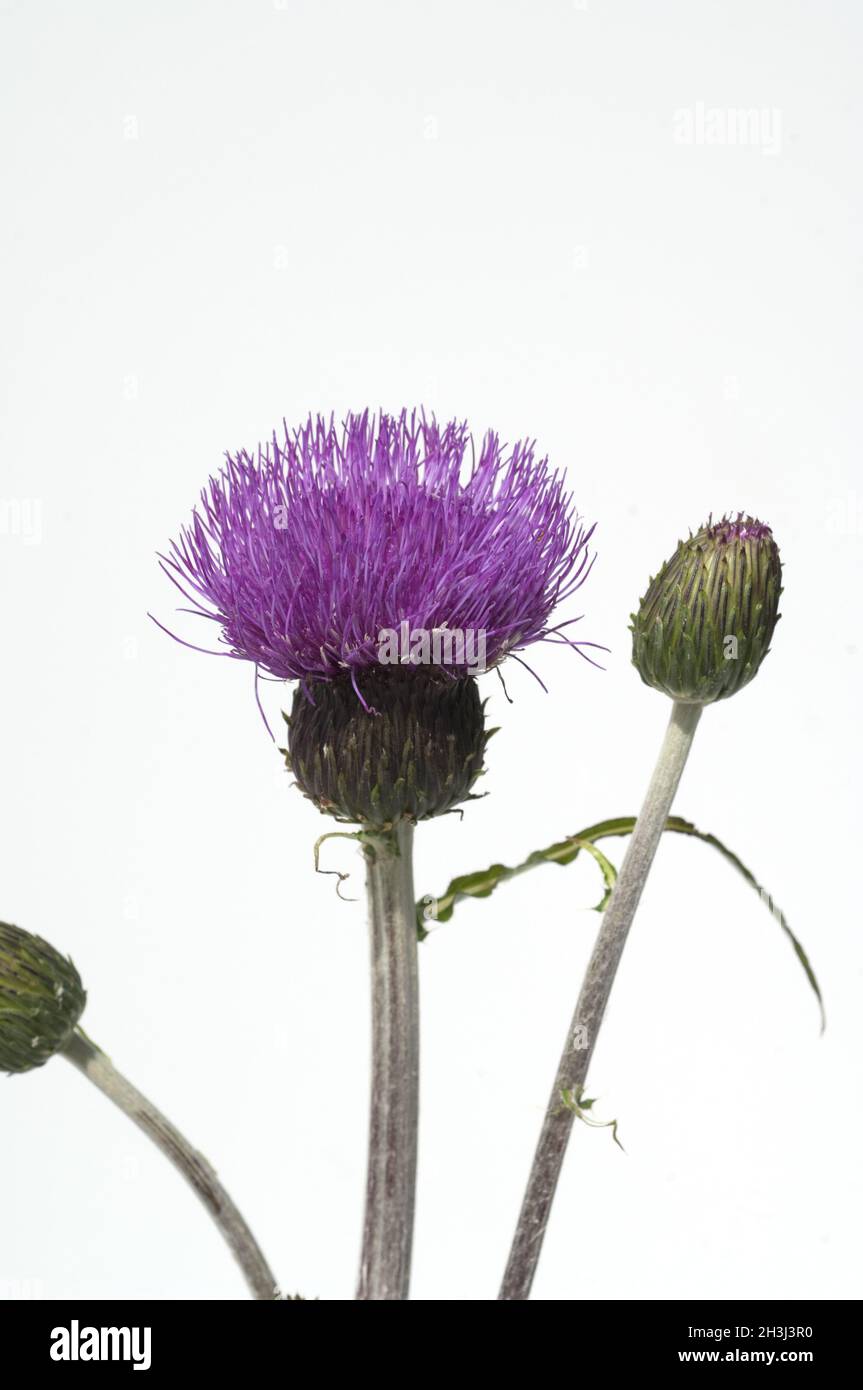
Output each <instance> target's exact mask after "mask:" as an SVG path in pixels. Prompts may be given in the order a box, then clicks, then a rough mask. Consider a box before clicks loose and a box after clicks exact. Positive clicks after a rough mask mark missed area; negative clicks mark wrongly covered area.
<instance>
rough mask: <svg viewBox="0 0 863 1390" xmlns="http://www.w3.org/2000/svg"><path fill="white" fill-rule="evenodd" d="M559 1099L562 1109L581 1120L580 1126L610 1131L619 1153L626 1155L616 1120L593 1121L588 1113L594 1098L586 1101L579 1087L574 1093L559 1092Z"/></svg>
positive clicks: (594, 1100)
mask: <svg viewBox="0 0 863 1390" xmlns="http://www.w3.org/2000/svg"><path fill="white" fill-rule="evenodd" d="M560 1098H561V1100H562V1101H563V1107H564V1109H566V1110H571V1111H572V1113H573V1115H574V1116H575V1118H576V1119H577V1120H581V1122H582V1124H586V1125H590V1128H591V1129H610V1130H611V1137H612V1139H613V1140H614V1142H615V1144H616V1145H617V1147H618V1148H619V1149H620V1152H621V1153H626V1149H625V1148H624V1147H623V1145H622V1144H621V1142H620V1139H619V1137H618V1133H617V1120H595V1119H594V1118H593V1116H592V1115H590V1114H589V1113H588V1112H589V1111H591V1110H592V1109H593V1107H594V1105H596V1097H594V1098H593V1099H591V1100H587V1099H586V1098H585V1096H584V1095H583V1088H582V1087H581V1086H579V1087H578V1088H577V1089H576V1090H574V1091H561V1093H560Z"/></svg>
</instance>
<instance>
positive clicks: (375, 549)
mask: <svg viewBox="0 0 863 1390" xmlns="http://www.w3.org/2000/svg"><path fill="white" fill-rule="evenodd" d="M591 534H592V528H590V529H589V530H586V529H585V528H584V527H583V526H582V525H581V524H580V521H579V518H578V516H577V515H576V514H575V513H574V510H573V506H572V502H571V500H570V498H569V496H568V494H567V492H566V491H565V488H564V483H563V479H562V477H561V476H560V475H559V474H558V473H556V472H552V471H551V470H550V468H549V465H548V463H547V461H546V460H545V459H538V458H537V457H536V455H535V452H534V447H533V445H532V444H530V443H517V444H515V445H514V446H513V447H512V448H511V449H504V447H503V446H502V445H501V443H500V441H499V439H498V437H497V436H496V435H495V434H492V433H489V434H487V435H486V436H485V438H484V440H483V441H482V444H481V445H479V446H478V447H477V448H476V449H475V448H474V441H473V439H472V437H471V435H470V433H469V431H468V428H467V426H466V425H465V424H458V423H456V422H454V421H453V422H450V423H449V424H447V425H444V426H439V425H438V424H437V423H436V421H435V420H434V418H433V417H431V418H426V416H425V415H418V414H417V413H413V414H408V413H407V412H406V411H403V412H402V414H401V415H399V416H398V417H392V416H388V415H384V414H382V415H380V416H379V417H377V418H375V417H372V416H370V415H369V414H368V412H366V413H365V414H362V415H350V416H348V418H347V420H346V421H345V422H344V425H343V427H342V428H341V429H337V428H336V426H335V424H334V423H333V421H332V420H330V421H329V422H326V421H324V420H323V419H322V418H320V417H318V418H317V419H316V420H313V419H311V417H310V418H309V420H308V421H307V422H306V424H305V425H303V426H302V427H301V428H300V429H297V430H294V431H289V430H287V428H286V429H285V433H284V436H283V438H281V439H279V438H277V437H276V436H275V435H274V436H273V439H272V440H271V442H270V443H269V444H267V445H265V446H262V447H259V448H258V450H257V453H256V454H249V453H246V452H240V453H237V454H234V455H230V454H229V455H228V456H227V458H226V462H225V465H224V467H223V468H222V471H221V472H220V473H219V474H218V476H216V477H212V478H211V479H210V483H209V486H208V487H207V488H206V489H205V490H204V492H203V493H202V494H201V500H200V504H199V506H198V507H197V508H196V509H195V511H194V512H193V514H192V519H191V521H190V523H189V524H188V525H187V526H185V527H183V529H182V531H181V532H180V535H179V538H178V539H177V540H176V541H174V542H173V543H172V544H171V547H170V549H169V552H168V554H167V555H165V556H163V557H162V560H163V563H164V567H165V568H166V570H167V572H168V574H169V575H170V576H171V578H172V579H174V581H175V582H176V583H177V585H178V587H180V589H181V591H182V592H183V593H184V594H185V595H186V596H187V597H189V598H190V599H191V601H192V603H193V605H194V611H195V612H197V613H199V614H201V615H203V616H205V617H208V618H210V619H211V620H214V621H215V622H216V623H217V624H218V625H219V626H220V628H221V637H220V640H221V643H222V645H223V646H224V647H225V648H227V650H226V652H225V653H224V654H225V655H230V656H233V657H237V658H241V659H244V660H248V661H251V662H254V663H255V665H256V667H257V668H259V669H260V670H261V671H265V672H268V673H269V674H270V675H272V676H275V677H277V678H278V679H283V680H290V679H299V680H301V681H303V682H306V681H320V680H332V679H334V678H336V677H338V676H340V675H341V676H344V675H345V674H347V675H348V676H350V678H351V679H352V680H353V683H354V686H355V688H356V675H357V673H358V672H362V670H363V669H364V668H369V667H371V666H374V665H377V664H378V661H379V644H380V637H381V633H382V632H384V631H389V632H395V631H397V630H400V629H402V628H403V627H408V628H410V629H411V630H413V629H419V630H422V631H425V632H437V631H442V630H444V631H445V630H455V631H458V632H470V631H473V632H482V633H483V635H484V637H483V640H484V649H485V664H486V665H487V666H493V665H495V664H496V663H498V662H500V661H502V660H503V658H504V657H505V656H506V655H507V654H508V653H509V652H517V651H519V650H521V649H522V648H524V647H526V646H527V645H528V644H529V643H532V642H538V641H543V640H545V639H550V640H559V641H560V640H569V639H568V638H564V637H563V636H562V635H561V634H560V631H559V629H553V628H550V627H549V626H548V623H549V618H550V615H551V612H552V609H553V608H554V607H555V606H556V605H557V604H558V603H560V602H561V601H562V600H563V599H565V598H567V597H568V596H569V595H570V594H571V593H572V592H573V591H574V590H575V589H577V588H578V586H579V585H580V584H581V583H582V582H583V581H584V579H585V578H586V575H587V571H588V569H589V567H590V565H589V556H588V548H587V546H588V541H589V539H590V536H591ZM572 645H573V646H589V645H592V644H589V643H579V644H577V643H572ZM434 664H438V665H439V666H440V667H441V668H442V669H445V670H447V671H448V672H449V674H451V675H464V674H465V668H466V665H467V663H466V660H465V658H464V656H463V655H460V654H459V649H458V647H456V653H455V655H453V653H452V650H451V649H450V650H448V651H447V652H446V653H445V655H444V656H443V658H442V659H441V660H440V661H438V662H437V663H434Z"/></svg>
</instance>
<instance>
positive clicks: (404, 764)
mask: <svg viewBox="0 0 863 1390" xmlns="http://www.w3.org/2000/svg"><path fill="white" fill-rule="evenodd" d="M363 694H364V697H365V699H366V700H367V702H368V704H369V709H364V708H363V706H362V705H361V704H360V701H359V699H358V698H357V695H356V692H355V691H354V690H353V688H352V686H351V682H350V679H349V678H345V679H339V680H330V681H315V682H314V684H313V685H312V686H311V688H310V691H309V693H308V694H307V693H306V691H305V690H304V689H303V688H302V687H300V688H299V689H298V690H297V691H296V693H295V695H294V703H293V707H292V710H291V715H290V718H289V719H288V721H287V722H288V748H287V750H286V760H287V764H288V767H289V768H290V770H291V771H292V772H293V774H294V777H295V778H296V780H297V785H298V786H299V788H300V790H301V791H302V792H304V793H305V794H306V796H307V797H309V799H310V800H311V801H313V802H314V804H315V805H316V806H317V808H318V810H320V811H325V812H326V813H327V814H329V815H331V816H335V817H336V818H337V819H338V820H343V821H356V822H359V823H360V824H361V825H365V826H370V827H375V828H382V827H385V826H391V825H393V824H395V822H396V821H399V820H402V819H407V820H411V821H418V820H425V819H426V818H427V817H429V816H439V815H441V814H442V813H443V812H444V811H448V810H450V809H451V808H452V807H454V806H457V805H458V803H459V802H460V801H465V800H468V799H469V797H470V795H471V787H472V786H473V784H474V782H475V781H476V779H477V777H478V776H479V774H480V772H481V771H482V764H483V755H484V753H485V745H486V743H487V742H488V739H489V736H490V735H489V734H488V733H487V732H486V729H485V718H484V714H483V703H482V700H481V699H480V696H479V690H478V689H477V684H476V681H475V680H474V679H473V677H470V676H469V677H466V678H462V679H458V680H454V679H452V677H449V676H445V675H442V674H441V673H440V672H435V671H430V670H427V669H425V668H418V667H416V666H410V667H402V666H381V667H380V668H379V669H370V670H369V671H366V672H364V676H363ZM312 701H314V703H312Z"/></svg>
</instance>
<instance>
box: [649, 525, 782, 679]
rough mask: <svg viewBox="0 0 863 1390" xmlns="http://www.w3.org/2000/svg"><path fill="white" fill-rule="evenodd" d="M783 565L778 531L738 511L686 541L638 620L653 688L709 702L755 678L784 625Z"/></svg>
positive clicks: (653, 581) (654, 585)
mask: <svg viewBox="0 0 863 1390" xmlns="http://www.w3.org/2000/svg"><path fill="white" fill-rule="evenodd" d="M781 592H782V565H781V562H780V559H779V548H778V546H777V545H776V542H775V541H774V539H773V533H772V531H771V530H770V527H769V526H767V525H766V524H765V523H764V522H762V521H757V520H756V519H755V518H754V517H751V516H744V515H743V513H742V512H738V514H737V516H736V517H723V518H722V519H721V520H720V521H717V522H714V521H713V520H712V519H711V520H708V522H707V523H706V525H704V526H702V527H701V529H700V530H699V531H697V532H696V533H695V535H694V536H693V535H690V536H689V537H688V539H687V540H685V541H680V542H679V543H678V546H677V550H676V551H675V552H674V554H673V555H672V557H671V559H670V560H667V561H666V562H665V564H664V565H663V566H662V569H661V570H660V571H659V573H658V574H657V576H656V578H655V579H651V581H650V584H649V586H648V589H647V593H646V594H645V595H644V598H643V599H642V600H641V605H640V607H639V610H638V612H637V613H634V614H633V615H632V660H633V662H634V664H635V666H636V667H637V668H638V671H639V673H640V675H641V679H642V680H643V681H644V682H645V683H646V684H647V685H652V686H654V687H655V688H656V689H657V690H662V691H664V692H665V694H666V695H670V696H671V697H672V698H673V699H675V700H683V701H685V702H688V703H698V704H707V703H709V702H710V701H713V700H722V699H725V698H726V697H727V696H729V695H733V694H734V693H735V691H737V690H740V689H741V687H742V686H744V685H746V684H747V683H748V682H749V681H751V680H752V678H753V676H754V675H755V674H756V673H757V671H758V668H759V666H760V665H761V662H762V661H763V660H764V658H765V656H766V655H767V653H768V651H769V649H770V642H771V639H772V637H773V631H774V628H775V627H776V623H777V622H778V620H779V595H780V594H781Z"/></svg>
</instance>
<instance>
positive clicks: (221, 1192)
mask: <svg viewBox="0 0 863 1390" xmlns="http://www.w3.org/2000/svg"><path fill="white" fill-rule="evenodd" d="M61 1055H62V1056H64V1057H65V1058H66V1059H67V1061H69V1062H71V1063H72V1064H73V1065H74V1066H76V1067H77V1068H78V1070H79V1071H82V1072H83V1073H84V1075H85V1076H86V1077H87V1079H88V1081H92V1082H93V1085H94V1086H98V1088H99V1090H100V1091H101V1092H102V1093H103V1094H104V1095H106V1096H107V1097H108V1099H109V1100H112V1101H113V1102H114V1104H115V1105H116V1106H118V1107H119V1109H120V1110H122V1111H123V1113H124V1114H125V1115H128V1116H129V1119H130V1120H134V1122H135V1124H136V1125H137V1126H138V1128H139V1129H142V1130H143V1131H144V1133H145V1134H147V1135H149V1137H150V1138H151V1139H152V1141H153V1143H154V1144H156V1146H157V1147H158V1148H160V1149H161V1150H162V1153H163V1154H166V1155H167V1157H168V1158H169V1159H170V1160H171V1162H172V1163H173V1164H174V1166H175V1168H177V1169H178V1170H179V1172H181V1173H182V1175H183V1177H184V1178H185V1179H186V1181H187V1182H188V1183H189V1185H190V1186H191V1187H192V1188H193V1189H194V1190H195V1192H196V1193H197V1194H198V1196H199V1197H200V1199H201V1201H202V1202H203V1204H204V1206H205V1207H206V1208H207V1211H208V1212H209V1213H210V1215H211V1216H212V1218H213V1220H214V1221H215V1223H216V1225H217V1226H218V1228H219V1230H220V1231H221V1233H222V1235H223V1236H224V1238H225V1240H226V1241H227V1243H228V1245H229V1246H230V1248H231V1252H232V1253H233V1255H234V1258H235V1259H236V1261H237V1264H238V1265H239V1266H240V1268H241V1270H242V1271H243V1274H244V1275H245V1276H246V1281H247V1283H248V1285H249V1288H250V1289H251V1291H252V1296H253V1298H257V1299H274V1298H276V1297H278V1292H277V1289H276V1281H275V1277H274V1276H273V1273H272V1271H271V1270H270V1267H269V1265H268V1264H267V1262H266V1260H265V1259H264V1256H263V1254H262V1253H261V1250H260V1248H259V1246H258V1244H257V1242H256V1240H255V1237H254V1236H253V1235H252V1233H251V1231H250V1230H249V1228H248V1226H247V1225H246V1223H245V1221H244V1220H243V1218H242V1216H241V1215H240V1213H239V1211H238V1210H237V1208H236V1207H235V1206H234V1203H233V1202H232V1201H231V1198H230V1197H229V1196H228V1194H227V1192H226V1191H225V1189H224V1188H223V1187H222V1184H221V1183H220V1182H219V1179H218V1178H217V1176H216V1173H215V1171H214V1169H213V1168H211V1167H210V1164H209V1163H208V1162H207V1160H206V1159H205V1158H204V1157H203V1155H202V1154H199V1153H198V1152H197V1150H196V1149H193V1148H192V1146H191V1144H190V1143H189V1142H188V1140H187V1139H184V1137H183V1135H182V1134H181V1133H180V1131H179V1130H178V1129H175V1128H174V1126H173V1125H172V1124H171V1122H170V1121H169V1120H166V1119H165V1116H164V1115H163V1114H162V1113H161V1112H160V1111H159V1110H157V1109H156V1107H155V1105H152V1104H151V1102H150V1101H149V1100H147V1097H146V1096H143V1095H142V1094H141V1092H140V1091H138V1090H136V1089H135V1087H134V1086H133V1085H132V1084H131V1082H129V1081H127V1080H126V1078H125V1076H122V1075H121V1074H120V1072H118V1071H117V1069H116V1067H115V1066H114V1064H113V1062H112V1061H111V1060H110V1058H109V1057H106V1056H105V1053H104V1052H101V1051H100V1050H99V1048H98V1047H96V1045H95V1043H92V1042H91V1041H90V1039H89V1038H87V1037H86V1036H85V1035H84V1034H83V1033H81V1032H76V1033H73V1034H72V1036H71V1038H70V1039H69V1041H68V1043H67V1044H66V1046H65V1047H64V1048H63V1050H62V1053H61Z"/></svg>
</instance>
